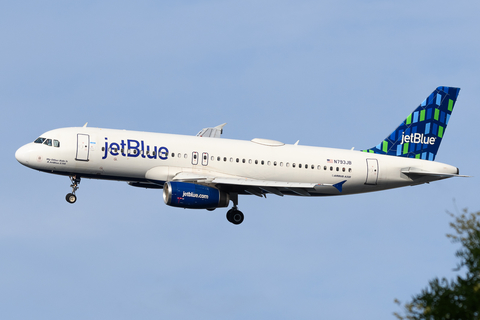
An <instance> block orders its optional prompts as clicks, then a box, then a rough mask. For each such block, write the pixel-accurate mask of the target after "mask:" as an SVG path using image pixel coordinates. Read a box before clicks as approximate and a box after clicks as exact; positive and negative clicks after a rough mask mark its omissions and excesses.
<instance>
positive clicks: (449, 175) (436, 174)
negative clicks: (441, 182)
mask: <svg viewBox="0 0 480 320" xmlns="http://www.w3.org/2000/svg"><path fill="white" fill-rule="evenodd" d="M401 172H402V173H403V174H406V175H407V176H410V175H412V176H429V177H438V178H452V177H462V178H469V177H470V176H465V175H460V174H458V173H457V174H455V173H445V172H431V171H423V170H420V169H416V168H405V169H402V170H401Z"/></svg>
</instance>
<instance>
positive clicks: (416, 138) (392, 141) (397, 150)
mask: <svg viewBox="0 0 480 320" xmlns="http://www.w3.org/2000/svg"><path fill="white" fill-rule="evenodd" d="M459 92H460V88H453V87H438V88H437V89H435V91H433V92H432V94H431V95H429V96H428V98H427V99H425V100H424V101H423V102H422V103H421V104H420V105H419V106H418V108H417V109H415V111H413V112H412V113H411V114H410V115H409V116H408V117H407V118H406V119H405V120H404V121H403V122H402V123H401V124H400V126H399V127H398V128H397V129H395V130H394V131H393V132H392V133H391V134H390V135H389V136H388V137H387V138H386V139H385V140H383V141H382V142H380V143H379V144H378V145H377V146H375V147H373V148H370V149H367V150H362V151H363V152H369V153H377V154H386V155H390V156H398V157H407V158H417V159H424V160H431V161H433V160H435V156H436V155H437V151H438V148H439V147H440V143H441V142H442V139H443V136H444V135H445V130H446V129H447V124H448V121H449V120H450V116H451V114H452V111H453V108H454V106H455V102H456V101H457V97H458V93H459Z"/></svg>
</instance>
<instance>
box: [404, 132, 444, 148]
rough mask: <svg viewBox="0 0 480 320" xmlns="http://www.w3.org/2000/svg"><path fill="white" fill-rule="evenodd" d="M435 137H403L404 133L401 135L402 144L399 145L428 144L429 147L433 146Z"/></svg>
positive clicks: (421, 135) (414, 134) (417, 134)
mask: <svg viewBox="0 0 480 320" xmlns="http://www.w3.org/2000/svg"><path fill="white" fill-rule="evenodd" d="M435 139H436V138H435V137H425V136H424V135H423V133H412V134H410V135H405V132H403V133H402V142H401V143H400V144H404V143H408V142H410V143H421V144H429V145H432V146H433V145H434V144H435Z"/></svg>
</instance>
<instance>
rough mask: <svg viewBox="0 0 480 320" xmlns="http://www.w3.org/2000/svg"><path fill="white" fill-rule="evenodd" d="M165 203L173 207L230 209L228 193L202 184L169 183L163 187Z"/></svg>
mask: <svg viewBox="0 0 480 320" xmlns="http://www.w3.org/2000/svg"><path fill="white" fill-rule="evenodd" d="M163 201H165V204H167V205H169V206H172V207H180V208H189V209H214V208H218V207H228V204H229V202H230V197H229V195H228V193H226V192H223V191H220V190H218V189H217V188H213V187H207V186H203V185H200V184H195V183H188V182H178V181H169V182H165V184H164V185H163Z"/></svg>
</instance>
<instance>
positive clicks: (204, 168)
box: [15, 87, 461, 225]
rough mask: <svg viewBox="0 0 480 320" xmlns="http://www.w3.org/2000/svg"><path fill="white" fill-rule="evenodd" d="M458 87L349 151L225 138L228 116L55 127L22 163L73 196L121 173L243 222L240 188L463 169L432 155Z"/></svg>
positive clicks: (325, 190)
mask: <svg viewBox="0 0 480 320" xmlns="http://www.w3.org/2000/svg"><path fill="white" fill-rule="evenodd" d="M459 92H460V89H459V88H454V87H438V88H437V89H435V90H434V91H433V92H432V93H431V94H430V95H429V96H428V97H427V98H426V99H425V100H424V101H423V102H422V103H421V104H420V105H419V106H418V107H417V108H416V109H415V110H414V111H413V112H412V113H411V114H409V115H408V117H407V118H406V119H405V120H404V121H403V122H402V123H401V124H400V126H399V127H398V128H396V129H395V130H394V131H393V132H392V133H391V134H389V135H388V136H387V137H386V138H385V139H384V140H383V141H381V142H380V143H379V144H378V145H376V146H375V147H372V148H369V149H365V150H358V151H357V150H353V148H352V149H351V150H344V149H334V148H323V147H313V146H302V145H299V144H298V141H297V143H295V144H293V145H292V144H285V143H283V142H280V141H275V140H269V139H259V138H255V139H253V140H251V141H244V140H232V139H223V138H221V134H222V133H223V127H224V126H225V124H222V125H219V126H216V127H212V128H205V129H203V130H201V131H200V132H199V133H198V134H197V135H196V136H185V135H175V134H164V133H151V132H139V131H127V130H114V129H102V128H92V127H87V124H85V125H84V126H83V127H74V128H62V129H55V130H51V131H48V132H45V133H44V134H42V135H41V136H40V137H39V138H37V139H36V140H35V141H33V142H30V143H28V144H26V145H24V146H22V147H20V148H19V149H18V150H17V151H16V153H15V157H16V159H17V160H18V162H20V163H21V164H23V165H25V166H27V167H29V168H32V169H35V170H38V171H42V172H47V173H53V174H57V175H63V176H68V177H70V180H71V185H70V187H71V188H72V191H71V192H70V193H68V194H67V196H66V200H67V202H69V203H72V204H73V203H75V201H76V200H77V196H76V191H77V190H78V188H79V184H80V181H81V178H87V179H102V180H116V181H125V182H127V183H128V184H129V185H130V186H133V187H142V188H155V189H163V199H164V202H165V203H166V204H167V205H169V206H173V207H179V208H189V209H207V210H214V209H216V208H222V207H228V206H229V204H230V202H232V203H233V206H232V208H231V209H230V210H228V211H227V214H226V216H227V220H228V221H229V222H231V223H233V224H235V225H238V224H241V223H242V222H243V220H244V214H243V213H242V212H241V211H240V210H239V209H238V196H239V195H255V196H258V197H265V198H266V195H267V194H272V195H276V196H280V197H282V196H284V195H292V196H306V197H317V196H337V195H348V194H357V193H365V192H373V191H380V190H386V189H392V188H399V187H404V186H412V185H419V184H423V183H429V182H431V181H436V180H441V179H446V178H451V177H461V175H460V174H459V169H458V168H456V167H454V166H451V165H448V164H443V163H439V162H435V161H434V160H435V156H436V155H437V151H438V149H439V146H440V143H441V142H442V139H443V137H444V135H445V130H446V127H447V124H448V122H449V120H450V116H451V114H452V111H453V108H454V106H455V102H456V100H457V97H458V94H459Z"/></svg>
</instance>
